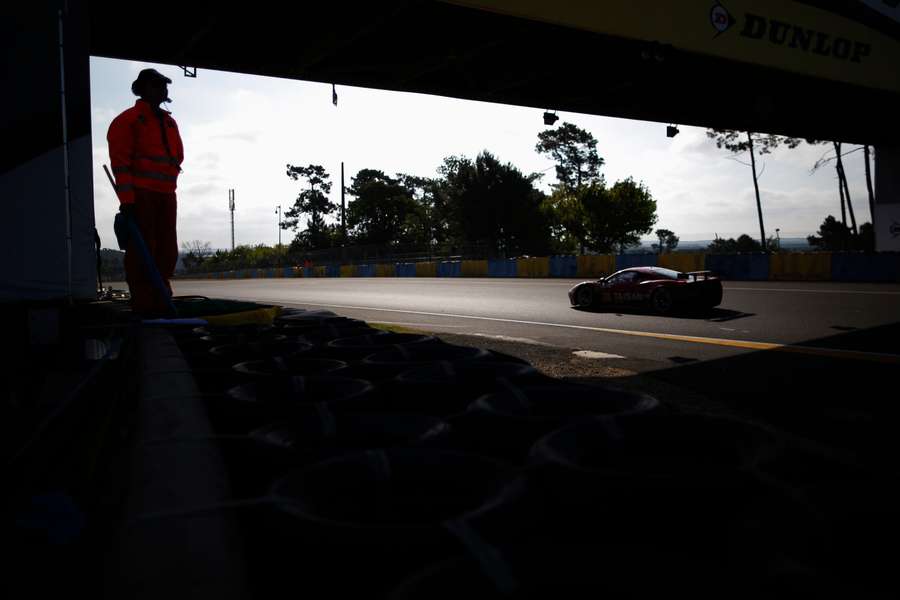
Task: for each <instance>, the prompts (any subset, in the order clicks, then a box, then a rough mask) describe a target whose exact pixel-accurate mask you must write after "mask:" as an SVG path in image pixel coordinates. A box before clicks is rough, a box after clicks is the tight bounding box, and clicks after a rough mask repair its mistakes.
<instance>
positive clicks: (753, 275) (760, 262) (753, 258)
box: [706, 254, 769, 281]
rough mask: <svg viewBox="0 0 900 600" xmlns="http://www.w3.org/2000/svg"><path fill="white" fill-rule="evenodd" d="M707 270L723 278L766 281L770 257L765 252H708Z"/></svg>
mask: <svg viewBox="0 0 900 600" xmlns="http://www.w3.org/2000/svg"><path fill="white" fill-rule="evenodd" d="M706 270H708V271H712V272H713V273H714V274H716V275H718V276H719V277H721V278H722V279H731V280H734V281H765V280H767V279H769V257H768V256H766V255H765V254H707V255H706Z"/></svg>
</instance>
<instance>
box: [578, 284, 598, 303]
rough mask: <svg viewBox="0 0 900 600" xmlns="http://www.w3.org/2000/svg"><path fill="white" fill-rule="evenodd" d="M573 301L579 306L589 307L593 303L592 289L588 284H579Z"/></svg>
mask: <svg viewBox="0 0 900 600" xmlns="http://www.w3.org/2000/svg"><path fill="white" fill-rule="evenodd" d="M575 301H576V303H577V305H578V306H580V307H584V308H590V307H591V306H593V305H594V290H592V289H591V287H590V286H588V285H583V286H581V287H580V288H578V293H577V295H576V296H575Z"/></svg>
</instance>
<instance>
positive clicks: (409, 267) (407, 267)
mask: <svg viewBox="0 0 900 600" xmlns="http://www.w3.org/2000/svg"><path fill="white" fill-rule="evenodd" d="M395 267H396V269H397V277H415V276H416V263H397V264H396V265H395Z"/></svg>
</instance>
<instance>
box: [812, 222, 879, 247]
mask: <svg viewBox="0 0 900 600" xmlns="http://www.w3.org/2000/svg"><path fill="white" fill-rule="evenodd" d="M806 241H807V242H808V243H809V245H810V246H812V247H814V248H816V249H817V250H824V251H832V252H835V251H847V250H858V251H864V252H874V251H875V229H874V227H872V224H871V223H863V224H862V225H861V226H860V228H859V231H858V233H853V230H851V229H850V228H849V227H847V226H846V225H845V224H844V223H841V222H840V221H838V220H837V219H835V218H834V217H833V216H831V215H828V216H827V217H825V220H824V221H822V224H821V225H819V231H817V232H816V235H811V236H808V237H807V238H806Z"/></svg>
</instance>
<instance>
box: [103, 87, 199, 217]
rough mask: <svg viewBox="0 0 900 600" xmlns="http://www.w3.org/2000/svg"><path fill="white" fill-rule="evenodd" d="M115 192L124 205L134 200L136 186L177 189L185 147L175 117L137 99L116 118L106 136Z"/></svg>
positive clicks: (154, 189) (162, 190) (168, 191)
mask: <svg viewBox="0 0 900 600" xmlns="http://www.w3.org/2000/svg"><path fill="white" fill-rule="evenodd" d="M106 140H107V141H108V142H109V160H110V162H111V163H112V170H113V173H114V174H115V177H116V192H117V193H118V195H119V201H120V202H122V203H123V204H131V203H133V202H134V188H140V189H146V190H151V191H154V192H164V193H171V192H174V191H175V187H176V183H177V182H178V174H179V173H180V172H181V163H182V162H183V161H184V147H183V146H182V144H181V136H180V135H179V133H178V125H177V124H176V123H175V119H173V118H172V116H171V115H170V114H169V113H168V112H167V111H164V110H160V112H159V113H157V112H156V110H154V108H153V107H152V106H150V104H148V103H147V102H145V101H143V100H138V101H137V102H135V103H134V106H133V107H132V108H129V109H128V110H126V111H125V112H123V113H122V114H120V115H119V116H118V117H116V118H115V119H113V122H112V123H111V124H110V126H109V132H108V133H107V135H106Z"/></svg>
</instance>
